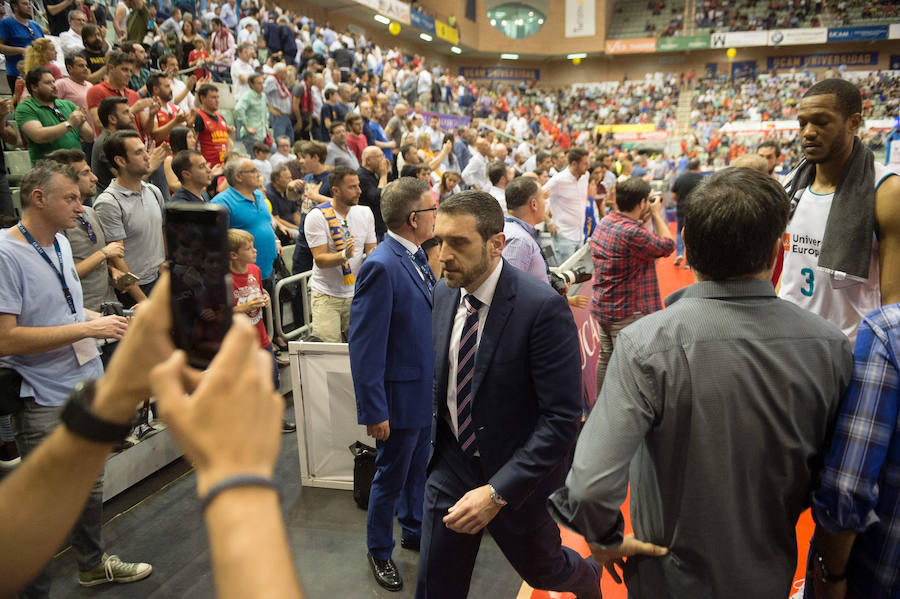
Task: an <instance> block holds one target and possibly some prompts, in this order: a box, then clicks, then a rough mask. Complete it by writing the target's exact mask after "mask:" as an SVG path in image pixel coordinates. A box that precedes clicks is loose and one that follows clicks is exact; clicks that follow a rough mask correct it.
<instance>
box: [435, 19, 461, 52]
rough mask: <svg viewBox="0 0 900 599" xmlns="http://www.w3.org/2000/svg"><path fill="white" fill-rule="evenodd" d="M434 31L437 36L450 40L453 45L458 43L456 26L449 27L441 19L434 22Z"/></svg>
mask: <svg viewBox="0 0 900 599" xmlns="http://www.w3.org/2000/svg"><path fill="white" fill-rule="evenodd" d="M434 32H435V34H436V35H437V36H438V38H440V39H442V40H444V41H446V42H450V43H451V44H453V45H454V46H455V45H457V44H458V43H459V30H458V29H456V27H450V25H447V24H446V23H444V22H443V21H435V22H434Z"/></svg>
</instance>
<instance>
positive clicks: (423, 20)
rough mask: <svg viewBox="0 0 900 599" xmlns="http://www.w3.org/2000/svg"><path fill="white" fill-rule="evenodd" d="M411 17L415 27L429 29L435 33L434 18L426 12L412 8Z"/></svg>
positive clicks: (429, 31)
mask: <svg viewBox="0 0 900 599" xmlns="http://www.w3.org/2000/svg"><path fill="white" fill-rule="evenodd" d="M409 19H410V21H411V24H412V26H413V27H418V28H419V29H421V30H422V31H427V32H428V33H430V34H431V35H434V34H435V32H434V19H432V18H431V17H429V16H428V15H426V14H422V13H420V12H419V11H417V10H412V9H410V11H409Z"/></svg>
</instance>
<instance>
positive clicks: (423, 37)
mask: <svg viewBox="0 0 900 599" xmlns="http://www.w3.org/2000/svg"><path fill="white" fill-rule="evenodd" d="M419 37H420V38H422V39H423V40H425V41H426V42H430V41H431V40H433V39H434V38H433V37H431V36H430V35H428V34H427V33H420V34H419Z"/></svg>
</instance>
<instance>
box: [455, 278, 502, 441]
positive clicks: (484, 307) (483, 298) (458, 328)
mask: <svg viewBox="0 0 900 599" xmlns="http://www.w3.org/2000/svg"><path fill="white" fill-rule="evenodd" d="M502 270H503V260H499V261H498V262H497V266H495V267H494V270H493V271H492V272H491V274H490V275H488V278H487V279H485V281H484V283H482V284H481V285H480V286H479V287H478V289H475V290H472V291H470V290H468V289H466V288H465V287H463V288H462V289H460V294H459V305H458V306H457V308H456V315H455V316H454V317H453V328H452V329H450V349H449V351H448V352H447V360H448V361H449V366H448V368H447V409H448V410H449V412H450V430H452V431H453V435H454V436H455V437H457V439H458V438H459V432H458V423H457V421H456V363H457V360H458V359H459V355H458V354H459V341H460V338H461V337H462V333H463V326H464V325H465V324H466V304H465V302H464V301H463V300H464V299H465V297H466V296H467V295H468V294H470V293H471V294H472V295H474V296H475V298H476V299H478V301H480V302H481V307H480V308H478V334H477V337H476V341H475V343H476V347H477V346H478V345H480V344H481V333H482V332H483V331H484V323H485V321H486V320H487V316H488V312H489V311H490V309H491V302H492V301H493V299H494V291H496V290H497V281H499V280H500V271H502ZM475 359H476V360H477V359H478V350H475ZM476 364H477V362H476ZM475 455H478V453H477V452H476V454H475Z"/></svg>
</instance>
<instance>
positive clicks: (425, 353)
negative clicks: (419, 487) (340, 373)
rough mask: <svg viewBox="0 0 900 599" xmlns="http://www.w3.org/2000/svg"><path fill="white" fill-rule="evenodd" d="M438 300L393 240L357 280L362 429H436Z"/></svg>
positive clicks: (354, 349) (354, 354)
mask: <svg viewBox="0 0 900 599" xmlns="http://www.w3.org/2000/svg"><path fill="white" fill-rule="evenodd" d="M431 306H432V298H431V294H430V293H429V292H428V287H427V286H426V285H425V282H424V281H423V280H422V277H420V276H419V272H418V267H417V266H416V265H415V264H414V263H413V261H412V260H411V259H410V258H409V255H408V254H407V252H406V249H405V248H404V247H403V245H401V244H400V243H399V242H398V241H397V240H396V239H394V238H392V237H390V236H387V237H386V238H385V240H384V242H382V243H381V244H380V245H379V246H378V247H376V248H375V251H373V252H372V255H371V256H369V257H368V258H367V259H366V261H365V262H363V264H362V266H361V267H360V269H359V273H358V274H357V275H356V291H355V292H354V295H353V302H352V304H351V306H350V369H351V373H352V375H353V388H354V390H355V391H356V413H357V419H358V422H359V424H377V423H379V422H384V421H385V420H389V421H390V425H391V428H424V427H427V426H429V425H430V424H431V405H430V402H429V399H430V397H431V393H432V382H433V376H432V375H433V372H434V350H433V348H432V345H431Z"/></svg>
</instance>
